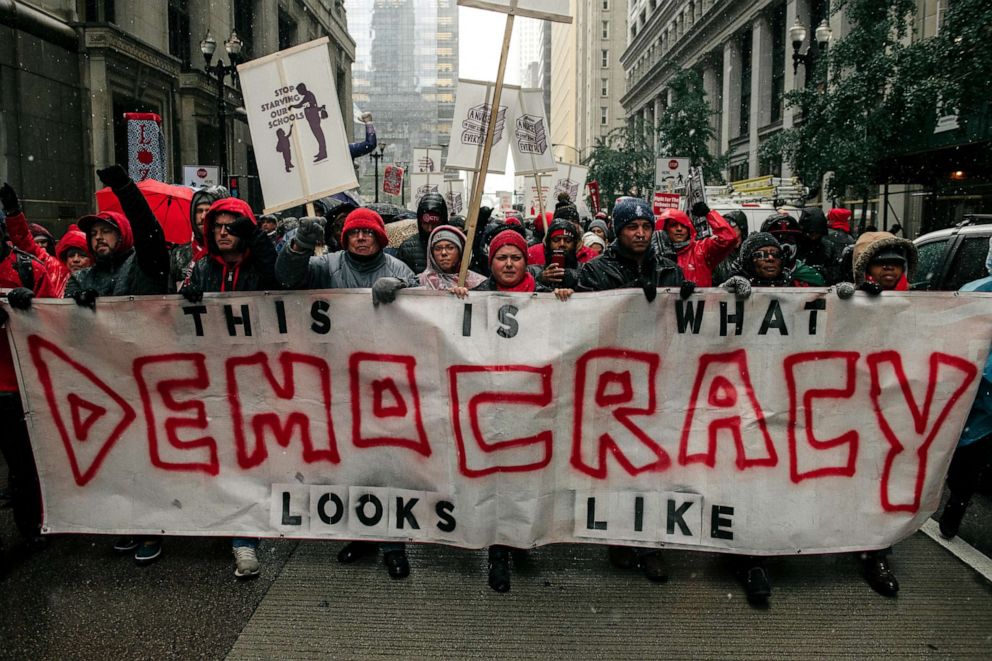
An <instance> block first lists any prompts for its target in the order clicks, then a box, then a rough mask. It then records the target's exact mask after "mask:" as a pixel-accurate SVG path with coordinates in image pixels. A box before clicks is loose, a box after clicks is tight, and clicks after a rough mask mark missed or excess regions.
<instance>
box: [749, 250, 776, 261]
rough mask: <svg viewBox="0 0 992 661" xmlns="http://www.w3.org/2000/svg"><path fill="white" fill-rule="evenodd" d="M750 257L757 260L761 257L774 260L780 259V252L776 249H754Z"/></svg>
mask: <svg viewBox="0 0 992 661" xmlns="http://www.w3.org/2000/svg"><path fill="white" fill-rule="evenodd" d="M751 259H753V260H755V261H758V260H761V259H774V260H775V261H779V262H780V261H782V253H780V252H779V251H778V250H756V251H755V252H753V253H751Z"/></svg>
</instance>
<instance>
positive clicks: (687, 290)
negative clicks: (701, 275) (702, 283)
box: [679, 280, 696, 301]
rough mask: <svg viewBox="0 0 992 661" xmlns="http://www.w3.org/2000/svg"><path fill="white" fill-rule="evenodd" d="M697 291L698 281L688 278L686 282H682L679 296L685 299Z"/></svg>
mask: <svg viewBox="0 0 992 661" xmlns="http://www.w3.org/2000/svg"><path fill="white" fill-rule="evenodd" d="M695 291H696V283H695V282H693V281H692V280H686V281H685V282H683V283H682V287H680V288H679V298H681V299H682V300H683V301H684V300H685V299H687V298H689V297H690V296H692V294H693V292H695Z"/></svg>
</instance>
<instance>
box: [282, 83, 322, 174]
mask: <svg viewBox="0 0 992 661" xmlns="http://www.w3.org/2000/svg"><path fill="white" fill-rule="evenodd" d="M296 91H297V92H298V93H299V94H300V96H302V97H303V100H302V101H300V102H299V103H297V104H296V105H293V106H290V108H303V116H304V117H306V120H307V123H308V124H310V130H311V131H312V132H313V137H314V138H315V139H316V140H317V147H318V150H317V155H316V156H314V158H313V162H314V163H319V162H320V161H323V160H324V159H326V158H327V140H326V139H325V138H324V130H323V129H322V128H320V122H321V120H322V119H327V108H326V107H325V106H322V105H320V104H318V103H317V97H316V95H314V93H313V92H311V91H310V90H308V89H307V86H306V85H304V84H303V83H300V84H299V85H297V86H296Z"/></svg>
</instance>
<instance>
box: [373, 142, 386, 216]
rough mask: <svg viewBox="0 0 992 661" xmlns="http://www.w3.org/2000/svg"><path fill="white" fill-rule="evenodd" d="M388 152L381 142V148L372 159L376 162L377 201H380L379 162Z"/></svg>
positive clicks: (378, 148) (374, 153)
mask: <svg viewBox="0 0 992 661" xmlns="http://www.w3.org/2000/svg"><path fill="white" fill-rule="evenodd" d="M384 151H386V145H385V143H382V142H380V143H379V146H378V147H377V148H376V150H375V151H373V152H372V159H373V160H374V161H375V201H376V202H378V201H379V161H381V160H382V154H383V152H384Z"/></svg>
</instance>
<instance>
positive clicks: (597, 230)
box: [589, 226, 606, 241]
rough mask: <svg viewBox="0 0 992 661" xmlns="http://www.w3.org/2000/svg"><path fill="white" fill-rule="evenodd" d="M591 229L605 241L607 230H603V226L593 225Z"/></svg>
mask: <svg viewBox="0 0 992 661" xmlns="http://www.w3.org/2000/svg"><path fill="white" fill-rule="evenodd" d="M589 231H590V232H592V233H593V234H595V235H596V236H598V237H599V238H601V239H602V240H603V241H606V232H605V231H603V228H602V227H598V226H597V227H593V228H592V229H591V230H589Z"/></svg>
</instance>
